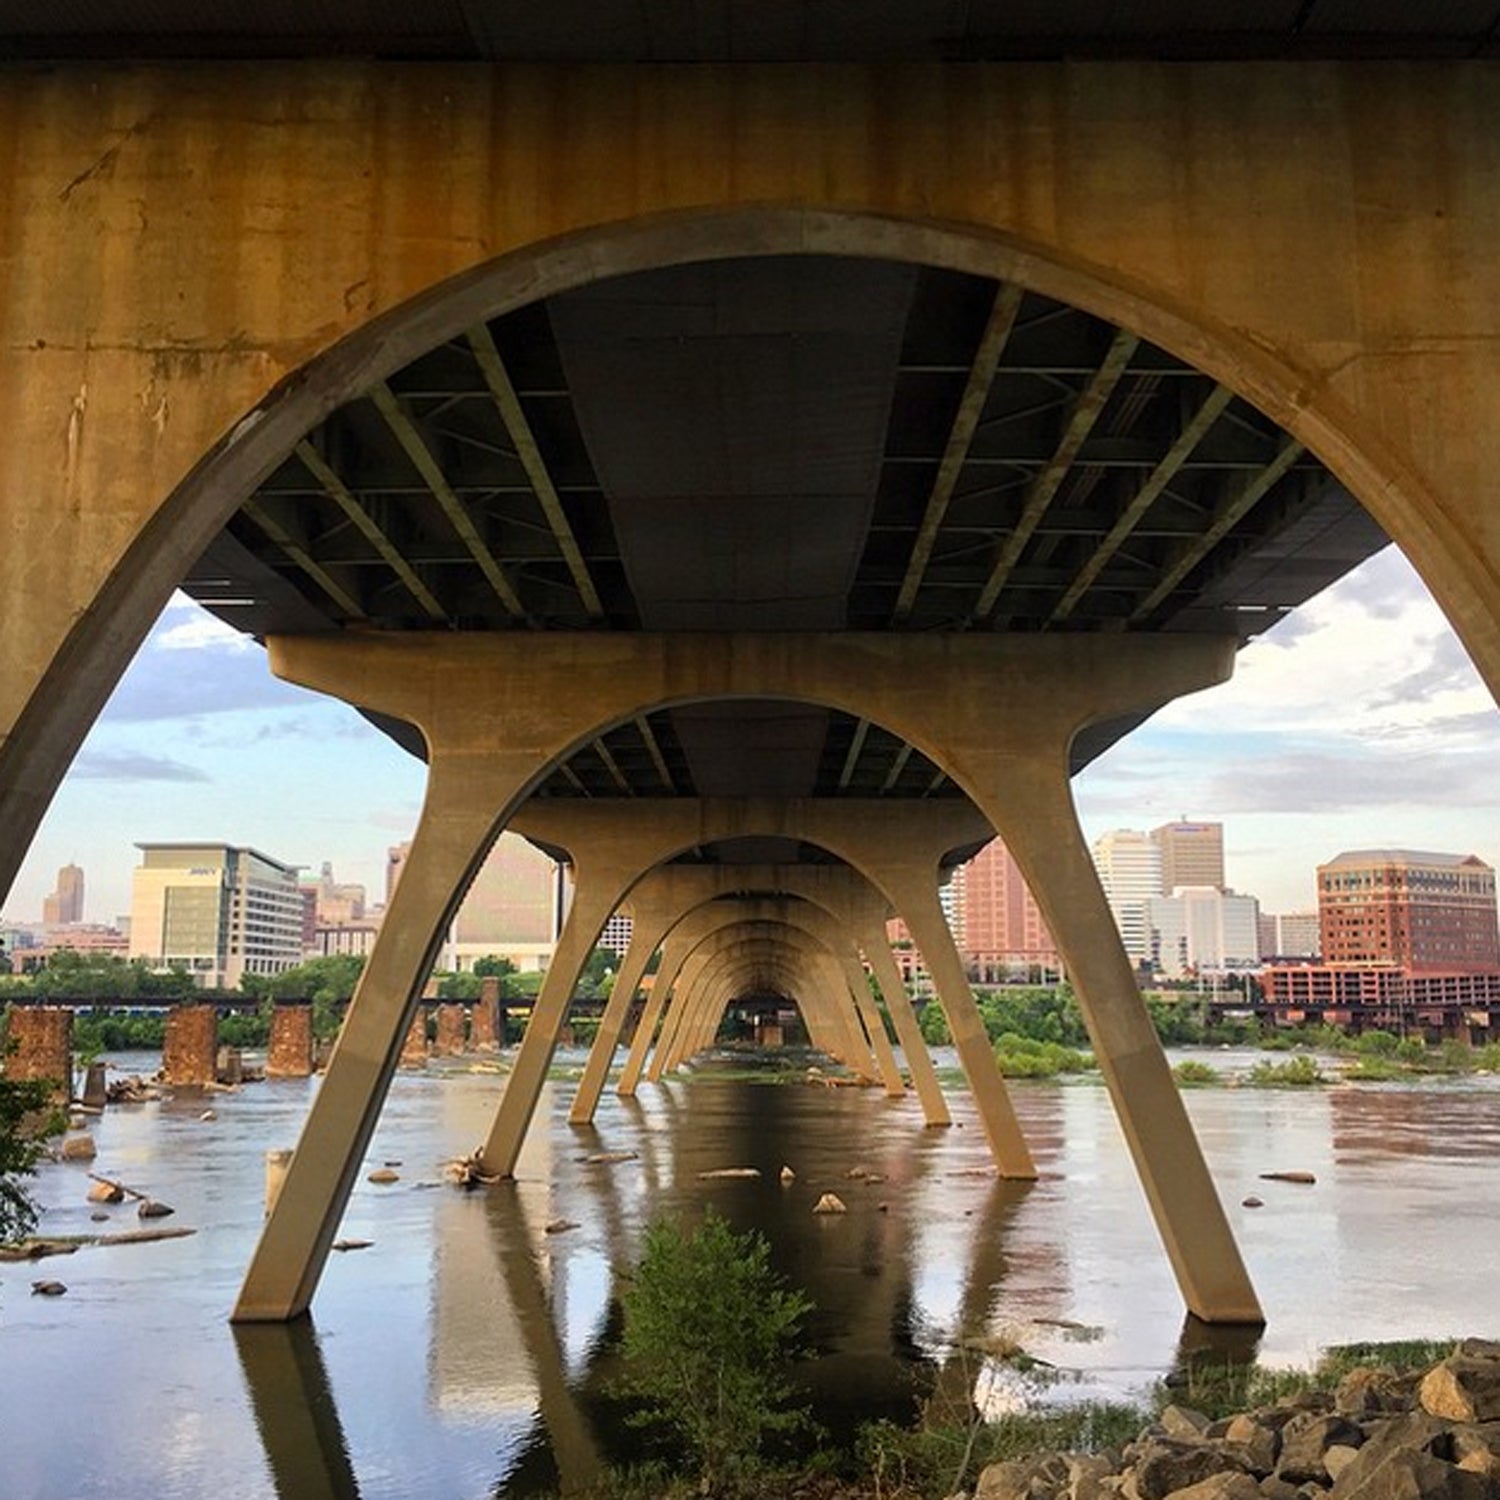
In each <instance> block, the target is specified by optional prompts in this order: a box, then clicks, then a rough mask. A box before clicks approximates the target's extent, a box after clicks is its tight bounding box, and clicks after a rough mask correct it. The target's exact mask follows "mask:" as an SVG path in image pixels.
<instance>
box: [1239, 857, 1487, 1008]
mask: <svg viewBox="0 0 1500 1500" xmlns="http://www.w3.org/2000/svg"><path fill="white" fill-rule="evenodd" d="M1318 917H1319V927H1320V929H1321V932H1322V945H1323V954H1322V957H1323V962H1322V963H1318V964H1277V965H1272V966H1270V967H1268V968H1266V969H1264V970H1263V971H1262V973H1261V984H1262V987H1263V989H1264V991H1265V996H1266V999H1267V1000H1268V1001H1269V1002H1270V1004H1271V1005H1272V1006H1274V1007H1276V1008H1277V1009H1278V1010H1280V1011H1281V1012H1282V1013H1283V1018H1284V1019H1286V1020H1298V1019H1302V1018H1303V1017H1304V1016H1305V1017H1306V1018H1308V1019H1312V1018H1316V1017H1319V1016H1321V1018H1322V1019H1324V1020H1327V1021H1331V1022H1334V1023H1336V1024H1340V1025H1342V1024H1348V1022H1349V1021H1350V1020H1351V1019H1354V1018H1356V1017H1360V1016H1363V1018H1364V1022H1365V1024H1376V1025H1384V1024H1388V1023H1389V1021H1390V1019H1392V1018H1398V1017H1401V1016H1413V1015H1414V1014H1415V1015H1420V1014H1421V1013H1422V1012H1424V1011H1426V1010H1429V1009H1430V1010H1431V1011H1432V1012H1433V1013H1434V1016H1436V1014H1437V1013H1438V1012H1440V1011H1447V1012H1450V1013H1451V1012H1456V1011H1467V1010H1470V1009H1472V1010H1474V1011H1475V1012H1476V1018H1477V1014H1478V1013H1482V1014H1484V1015H1487V1014H1488V1012H1489V1011H1491V1010H1492V1009H1495V1008H1496V1007H1497V1006H1500V921H1497V918H1496V908H1495V872H1494V870H1493V869H1492V868H1491V867H1490V866H1489V865H1487V864H1485V862H1484V861H1483V860H1482V859H1479V858H1478V857H1477V856H1475V855H1473V854H1429V853H1418V852H1414V851H1412V850H1406V849H1359V850H1354V851H1351V852H1349V853H1345V854H1340V855H1339V856H1338V858H1337V859H1333V860H1330V861H1329V863H1327V864H1326V865H1319V866H1318Z"/></svg>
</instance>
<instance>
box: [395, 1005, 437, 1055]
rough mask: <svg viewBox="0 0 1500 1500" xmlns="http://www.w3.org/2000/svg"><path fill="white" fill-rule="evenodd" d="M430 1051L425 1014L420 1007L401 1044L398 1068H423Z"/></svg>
mask: <svg viewBox="0 0 1500 1500" xmlns="http://www.w3.org/2000/svg"><path fill="white" fill-rule="evenodd" d="M429 1052H430V1049H429V1047H428V1044H427V1012H426V1011H425V1010H423V1009H422V1007H421V1006H418V1007H417V1012H416V1014H415V1015H414V1016H413V1017H412V1018H411V1024H410V1025H409V1026H408V1027H407V1028H406V1035H405V1037H404V1038H403V1039H402V1042H401V1059H400V1066H401V1067H403V1068H425V1067H426V1066H427V1058H428V1056H429Z"/></svg>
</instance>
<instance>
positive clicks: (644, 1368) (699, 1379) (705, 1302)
mask: <svg viewBox="0 0 1500 1500" xmlns="http://www.w3.org/2000/svg"><path fill="white" fill-rule="evenodd" d="M769 1257H770V1247H769V1245H767V1243H766V1240H765V1238H764V1236H762V1235H760V1234H757V1233H756V1232H755V1231H753V1230H751V1231H750V1232H748V1233H746V1234H743V1235H741V1234H736V1233H735V1231H734V1230H733V1229H732V1228H731V1227H730V1225H729V1223H728V1222H727V1220H725V1219H722V1218H720V1217H719V1215H717V1214H715V1213H714V1212H712V1210H710V1211H709V1213H707V1214H706V1215H705V1216H704V1219H703V1221H702V1223H701V1224H699V1225H698V1227H697V1229H696V1230H691V1231H684V1230H683V1229H682V1228H680V1227H679V1226H678V1225H677V1224H675V1223H672V1222H670V1221H661V1222H658V1223H656V1224H653V1225H651V1226H650V1227H649V1228H648V1229H647V1230H646V1241H645V1253H644V1255H643V1256H642V1258H641V1263H640V1266H639V1267H638V1268H637V1270H636V1273H635V1277H634V1280H633V1281H632V1283H631V1285H630V1287H629V1289H628V1290H627V1291H626V1293H625V1296H624V1298H623V1302H624V1308H625V1338H624V1354H625V1360H626V1374H625V1377H624V1379H623V1381H622V1382H621V1384H622V1387H623V1389H624V1390H625V1391H626V1393H627V1394H630V1395H633V1396H636V1397H638V1398H640V1399H641V1400H642V1402H643V1411H642V1417H643V1419H644V1420H646V1421H648V1422H656V1423H660V1424H661V1425H663V1426H665V1427H667V1428H668V1429H669V1430H670V1431H671V1432H672V1433H673V1434H674V1436H675V1437H677V1438H678V1440H679V1441H680V1442H681V1443H682V1444H683V1446H684V1447H685V1448H686V1449H687V1451H688V1453H689V1454H690V1455H691V1457H692V1458H693V1459H694V1460H695V1461H696V1463H697V1464H698V1466H699V1469H700V1472H701V1477H702V1482H703V1486H704V1489H705V1490H712V1489H713V1488H714V1487H715V1486H716V1485H718V1484H719V1483H720V1482H721V1481H722V1480H723V1479H725V1478H726V1477H728V1476H729V1475H731V1474H733V1473H736V1472H743V1471H745V1470H747V1469H751V1468H753V1467H754V1466H755V1464H756V1462H757V1460H758V1458H759V1456H760V1451H761V1445H762V1443H763V1442H764V1440H765V1438H766V1436H767V1435H768V1434H769V1433H772V1432H777V1431H788V1430H790V1429H793V1428H795V1427H798V1426H801V1425H803V1424H804V1423H805V1422H806V1420H807V1417H806V1413H805V1411H803V1410H801V1409H795V1408H793V1407H791V1405H790V1404H789V1403H790V1397H791V1394H792V1388H791V1386H790V1384H789V1383H788V1382H787V1379H786V1375H785V1368H786V1365H787V1363H788V1362H789V1360H790V1359H791V1357H792V1356H793V1354H794V1353H795V1344H796V1339H797V1331H798V1326H799V1325H800V1323H801V1321H802V1319H803V1318H804V1317H805V1316H806V1314H807V1313H808V1312H809V1311H811V1309H812V1303H811V1302H810V1301H809V1300H808V1298H807V1297H805V1296H804V1295H803V1294H802V1293H801V1292H796V1291H790V1290H788V1289H787V1288H786V1286H785V1285H784V1283H783V1282H782V1280H781V1278H780V1277H779V1276H777V1274H776V1273H775V1272H774V1271H773V1270H772V1269H771V1266H770V1263H769Z"/></svg>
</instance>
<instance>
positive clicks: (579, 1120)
mask: <svg viewBox="0 0 1500 1500" xmlns="http://www.w3.org/2000/svg"><path fill="white" fill-rule="evenodd" d="M649 879H650V877H649V876H648V877H647V880H649ZM644 883H645V882H643V884H644ZM629 906H630V916H631V926H630V942H629V944H628V945H627V947H626V949H625V954H624V956H623V957H622V958H621V960H620V969H619V972H618V973H617V974H616V975H615V982H614V988H613V989H611V990H610V992H609V1002H608V1003H607V1004H606V1005H605V1007H604V1014H603V1016H601V1017H600V1019H599V1030H598V1032H597V1033H596V1035H595V1037H594V1044H593V1046H592V1047H590V1048H589V1060H588V1062H587V1063H586V1064H585V1065H584V1069H583V1077H582V1078H581V1079H580V1080H579V1082H578V1092H577V1093H576V1094H575V1095H574V1096H573V1106H572V1108H571V1109H570V1110H569V1111H568V1122H569V1123H570V1124H572V1125H587V1124H588V1123H589V1122H590V1121H591V1120H592V1119H593V1118H594V1111H595V1110H596V1109H598V1107H599V1095H600V1094H602V1093H603V1092H604V1085H605V1082H606V1080H607V1079H608V1078H609V1070H610V1067H611V1065H612V1064H613V1062H614V1059H615V1049H616V1048H617V1047H618V1046H619V1043H620V1031H621V1029H622V1028H623V1027H624V1025H625V1018H626V1016H628V1015H629V1014H630V1006H631V1002H632V1001H633V1000H634V999H635V992H636V988H637V986H639V984H640V982H641V975H642V974H644V973H645V971H646V965H647V964H648V963H650V962H651V955H652V954H653V953H655V952H656V949H657V947H658V945H659V944H660V943H661V940H662V938H663V937H664V936H665V935H666V932H667V929H668V927H669V926H670V925H671V922H672V917H673V916H674V915H675V913H674V912H673V911H672V909H671V907H670V906H668V905H667V904H666V903H665V902H663V901H652V900H650V899H649V898H648V897H646V896H645V895H644V894H643V893H642V892H641V891H640V890H639V889H637V891H636V892H635V893H634V895H633V897H632V899H631V901H630V903H629ZM641 1020H642V1023H643V1024H644V1022H645V1016H644V1015H643V1016H642V1017H641Z"/></svg>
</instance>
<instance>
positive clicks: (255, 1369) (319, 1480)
mask: <svg viewBox="0 0 1500 1500" xmlns="http://www.w3.org/2000/svg"><path fill="white" fill-rule="evenodd" d="M233 1335H234V1342H235V1348H236V1350H237V1351H238V1353H239V1357H240V1368H241V1369H242V1370H243V1371H244V1375H245V1384H246V1386H247V1387H248V1389H249V1391H250V1403H251V1406H252V1408H253V1410H254V1412H255V1427H256V1431H257V1432H259V1434H260V1440H261V1443H262V1444H263V1445H264V1447H265V1450H266V1459H267V1461H268V1463H269V1464H270V1468H271V1480H272V1483H273V1484H274V1485H275V1486H276V1494H277V1495H278V1497H280V1500H359V1485H358V1484H357V1483H356V1482H355V1478H354V1467H353V1465H352V1464H351V1463H350V1461H349V1445H348V1444H347V1443H346V1442H345V1440H344V1428H343V1424H342V1423H341V1422H340V1421H339V1413H338V1407H337V1406H336V1405H335V1403H334V1399H333V1391H332V1389H331V1388H330V1386H329V1384H328V1371H327V1370H326V1369H325V1368H324V1365H323V1354H322V1351H321V1350H320V1349H319V1348H318V1336H317V1334H316V1333H315V1332H314V1330H313V1326H312V1322H311V1320H309V1319H307V1318H298V1319H297V1320H296V1322H293V1323H261V1324H256V1325H241V1326H236V1327H235V1329H234V1330H233Z"/></svg>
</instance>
